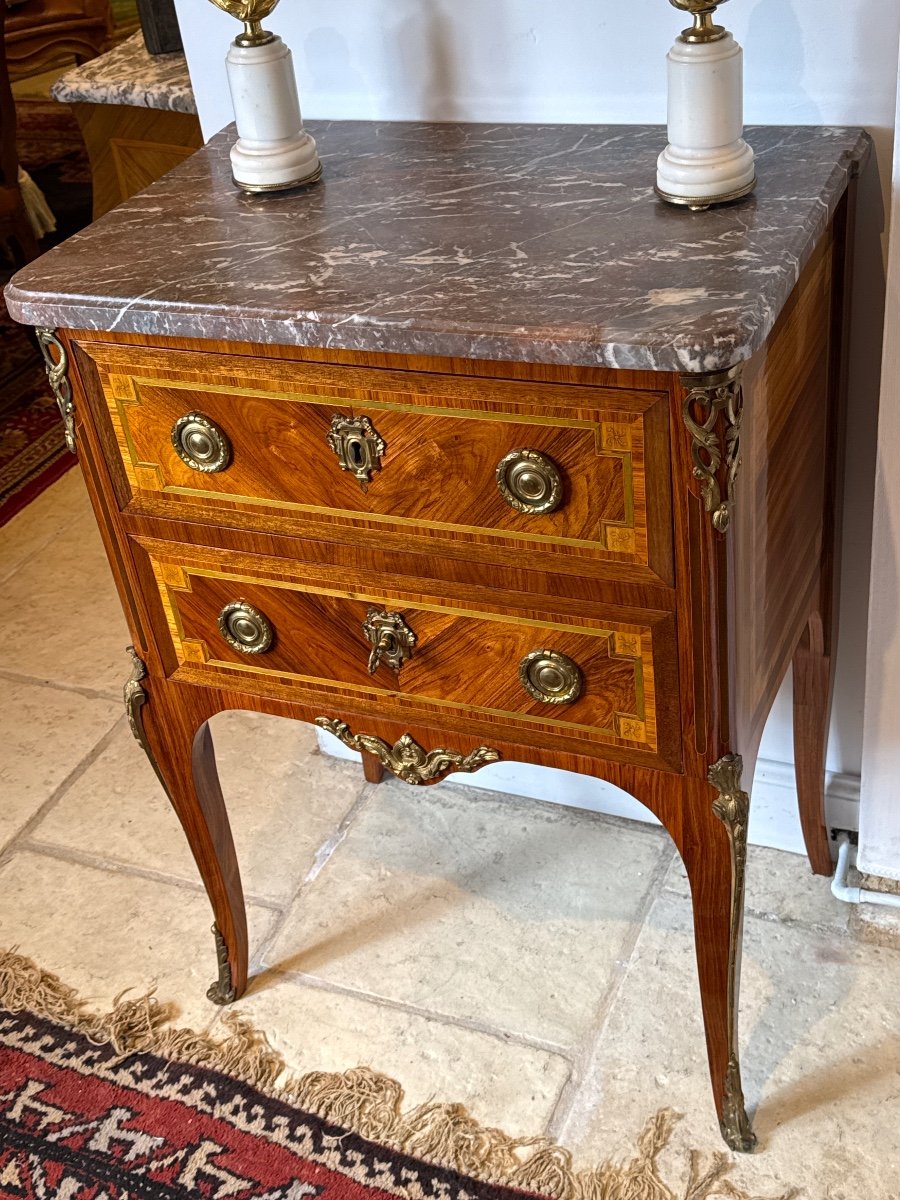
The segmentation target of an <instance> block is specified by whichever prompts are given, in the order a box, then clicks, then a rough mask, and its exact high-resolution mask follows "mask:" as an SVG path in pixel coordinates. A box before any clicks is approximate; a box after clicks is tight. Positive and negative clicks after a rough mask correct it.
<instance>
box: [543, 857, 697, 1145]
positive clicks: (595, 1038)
mask: <svg viewBox="0 0 900 1200" xmlns="http://www.w3.org/2000/svg"><path fill="white" fill-rule="evenodd" d="M677 854H678V851H677V849H676V847H675V846H674V845H673V843H672V842H671V841H669V840H668V839H667V843H666V846H665V847H664V849H663V852H662V853H661V854H660V856H659V859H658V861H657V863H656V865H655V866H654V868H653V871H652V875H651V879H650V883H649V886H648V887H647V891H646V893H645V895H644V899H643V902H642V903H641V905H640V907H639V909H638V912H637V914H636V917H635V920H634V921H633V922H632V924H631V928H630V931H629V935H628V937H627V938H626V939H625V942H624V943H623V946H622V951H621V952H620V953H619V954H618V955H617V956H616V960H615V965H614V969H613V972H612V977H611V979H610V982H609V984H608V985H607V987H606V989H605V990H604V993H603V995H602V997H601V999H600V1003H599V1004H598V1006H597V1009H596V1010H595V1014H594V1020H593V1022H592V1024H591V1028H590V1030H589V1032H588V1033H587V1034H586V1035H585V1037H584V1038H583V1039H582V1041H581V1044H580V1045H579V1046H578V1047H576V1049H575V1051H574V1053H573V1055H572V1071H571V1073H570V1075H569V1077H568V1079H566V1081H565V1082H564V1083H563V1085H562V1086H561V1087H560V1090H559V1094H558V1096H557V1098H556V1102H555V1104H554V1105H553V1108H552V1110H551V1113H550V1116H549V1118H548V1120H547V1123H546V1125H545V1128H544V1131H545V1133H546V1135H547V1136H548V1137H550V1138H553V1139H554V1140H561V1139H562V1138H563V1136H564V1134H565V1131H566V1126H567V1123H568V1121H569V1119H570V1117H571V1115H572V1113H573V1111H574V1110H575V1107H576V1105H577V1103H578V1101H579V1099H580V1098H581V1097H582V1096H583V1094H584V1091H585V1089H586V1088H587V1086H588V1085H589V1084H590V1081H591V1072H590V1067H591V1064H592V1062H593V1060H594V1058H595V1056H596V1053H597V1048H598V1046H599V1044H600V1042H601V1041H602V1040H603V1038H604V1036H605V1033H606V1026H607V1023H608V1021H609V1018H610V1016H611V1014H612V1011H613V1008H614V1007H615V1002H616V999H617V998H618V996H619V993H620V992H621V990H622V987H623V985H624V983H625V980H626V978H627V976H628V974H629V972H630V970H631V964H632V962H633V961H634V955H635V951H636V949H637V944H638V940H639V939H640V936H641V934H642V933H643V931H644V928H645V926H646V924H647V920H648V918H649V916H650V913H651V912H652V911H653V908H654V906H655V905H656V902H657V901H658V900H659V898H660V896H661V895H662V894H663V890H664V889H663V882H664V880H665V879H666V877H667V875H668V873H669V870H670V869H671V866H672V863H673V862H674V861H675V857H676V855H677Z"/></svg>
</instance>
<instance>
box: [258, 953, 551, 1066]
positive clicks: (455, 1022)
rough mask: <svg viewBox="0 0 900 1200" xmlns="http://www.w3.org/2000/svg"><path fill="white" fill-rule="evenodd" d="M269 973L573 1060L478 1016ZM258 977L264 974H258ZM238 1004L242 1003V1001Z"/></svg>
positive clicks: (300, 974) (270, 970)
mask: <svg viewBox="0 0 900 1200" xmlns="http://www.w3.org/2000/svg"><path fill="white" fill-rule="evenodd" d="M265 972H266V973H267V974H272V975H275V976H277V977H278V978H280V979H287V980H289V981H291V982H292V983H299V984H302V985H303V986H304V987H309V988H312V989H314V990H315V991H320V992H331V993H332V994H334V995H339V996H348V997H350V998H352V999H356V1000H362V1001H364V1002H365V1003H367V1004H371V1005H372V1006H373V1007H375V1008H386V1009H390V1010H391V1011H393V1012H400V1013H406V1014H407V1015H408V1016H413V1017H420V1018H422V1019H423V1020H426V1021H432V1022H434V1023H435V1024H438V1025H447V1026H450V1027H451V1028H454V1029H466V1030H468V1031H469V1032H471V1033H480V1034H483V1035H485V1036H487V1037H490V1038H493V1039H494V1040H496V1041H501V1042H503V1043H504V1044H512V1045H515V1046H521V1047H523V1048H526V1049H529V1050H539V1051H541V1052H542V1053H544V1054H553V1055H554V1056H555V1057H557V1058H562V1059H564V1060H565V1061H566V1062H567V1063H570V1064H571V1062H572V1057H571V1051H570V1050H569V1049H568V1048H567V1047H566V1046H563V1045H561V1044H559V1043H557V1042H550V1041H546V1040H544V1039H541V1038H535V1037H531V1036H529V1035H528V1034H524V1033H515V1032H513V1031H511V1030H508V1029H501V1028H500V1027H499V1026H496V1025H491V1024H489V1023H488V1022H487V1021H478V1020H476V1019H475V1018H474V1017H459V1016H454V1015H453V1014H452V1013H446V1012H441V1011H438V1010H435V1009H430V1008H423V1007H421V1006H419V1005H417V1004H410V1003H407V1002H406V1001H403V1000H393V999H391V997H389V996H380V995H378V993H376V992H367V991H364V990H362V989H359V988H354V987H351V986H350V985H348V984H342V983H334V982H333V981H331V980H328V979H322V978H321V977H320V976H318V975H308V974H306V972H304V971H281V970H279V969H278V968H277V967H267V968H266V969H265ZM257 978H261V977H260V976H257ZM252 994H253V991H252V990H251V991H250V992H248V993H246V996H247V997H249V996H251V995H252ZM237 1003H238V1004H240V1000H239V1001H237Z"/></svg>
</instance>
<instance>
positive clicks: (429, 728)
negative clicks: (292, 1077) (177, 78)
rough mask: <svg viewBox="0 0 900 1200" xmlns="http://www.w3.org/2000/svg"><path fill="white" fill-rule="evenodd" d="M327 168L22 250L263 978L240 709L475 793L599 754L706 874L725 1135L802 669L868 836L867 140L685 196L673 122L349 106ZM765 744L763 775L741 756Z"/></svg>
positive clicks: (175, 776) (771, 142) (180, 200)
mask: <svg viewBox="0 0 900 1200" xmlns="http://www.w3.org/2000/svg"><path fill="white" fill-rule="evenodd" d="M315 133H316V136H317V138H318V140H319V144H320V147H321V149H322V150H323V152H324V161H325V170H326V176H325V181H324V182H323V184H321V185H320V186H318V187H316V188H314V189H311V190H310V191H308V192H306V193H298V194H294V195H288V196H281V197H247V196H244V195H242V194H240V193H238V192H236V191H235V190H234V188H233V187H232V185H231V183H230V179H229V170H228V157H227V151H228V145H229V137H228V134H227V133H226V134H224V135H220V136H219V137H218V138H216V139H214V140H213V142H212V143H211V144H210V145H209V146H208V147H206V148H205V149H204V150H202V151H200V152H199V153H198V154H197V155H195V156H194V157H193V158H192V159H190V160H189V161H188V162H186V163H185V164H184V165H183V166H181V167H180V168H178V169H177V170H176V171H174V172H172V173H171V174H170V175H168V176H166V177H165V178H164V179H162V180H160V181H159V182H158V183H156V184H154V185H153V186H152V187H151V188H150V189H148V190H147V191H146V192H143V193H141V194H140V195H138V196H135V197H134V198H132V199H131V200H129V201H127V202H126V203H125V204H124V205H122V206H121V207H119V208H118V209H116V210H115V211H114V212H112V213H109V214H108V215H107V216H106V217H104V218H103V219H102V220H101V221H99V222H98V223H97V224H96V225H94V226H92V227H91V228H90V229H89V230H87V231H86V232H85V233H83V234H81V235H79V236H78V237H76V238H74V239H72V240H71V241H70V242H69V243H67V244H65V245H63V246H62V247H60V248H58V249H56V250H54V251H51V252H50V253H49V254H48V255H46V256H45V257H44V258H42V259H41V260H39V261H38V262H37V263H34V264H32V265H31V266H30V267H29V268H27V270H26V271H24V272H22V273H20V274H19V275H18V276H17V277H16V278H15V280H14V281H13V283H12V285H11V286H10V288H9V290H8V292H7V298H8V302H9V305H10V309H11V311H12V312H13V315H14V316H16V317H17V318H18V319H19V320H21V321H24V322H27V323H31V324H33V325H36V326H38V327H39V337H40V339H41V341H42V344H43V347H44V350H45V354H46V356H47V362H48V372H49V374H50V377H51V381H52V382H53V384H54V387H55V389H56V392H57V397H58V400H59V402H60V406H61V408H62V410H63V412H64V414H65V417H66V420H67V422H68V425H69V428H70V432H71V440H72V444H73V447H74V448H75V449H76V451H77V453H78V455H79V458H80V460H81V463H82V467H83V469H84V472H85V477H86V479H87V481H88V486H89V488H90V491H91V495H92V497H93V502H94V505H95V509H96V514H97V519H98V522H99V524H100V528H101V530H102V532H103V536H104V539H105V542H106V546H107V550H108V553H109V558H110V563H111V566H112V569H113V572H114V574H115V577H116V581H117V583H118V586H119V589H120V593H121V597H122V603H123V606H124V609H125V612H126V615H127V617H128V620H129V623H130V627H131V631H132V636H133V639H134V648H133V650H132V652H131V653H132V668H133V669H132V673H131V676H130V678H129V679H128V682H127V684H126V688H125V695H126V703H127V706H128V712H129V716H130V718H131V722H132V727H133V730H134V732H135V735H136V736H137V737H138V739H139V740H140V741H141V743H142V745H143V746H144V748H145V749H146V750H147V752H148V754H149V755H150V757H151V760H152V761H153V763H154V765H155V767H156V769H157V771H158V774H159V776H160V780H161V782H162V784H163V786H164V787H165V788H166V790H167V792H168V794H169V797H170V799H171V801H172V803H173V805H174V806H175V808H176V810H177V811H178V814H179V816H180V818H181V820H182V823H183V825H184V827H185V830H186V832H187V835H188V838H189V840H190V842H191V847H192V849H193V852H194V855H195V857H196V859H197V863H198V865H199V868H200V871H201V873H202V875H203V879H204V882H205V884H206V887H207V890H208V893H209V897H210V901H211V903H212V907H213V910H214V913H215V921H216V925H215V932H216V941H217V949H218V955H219V977H218V979H217V981H216V983H215V984H214V985H213V987H212V988H211V989H210V996H211V998H212V999H214V1000H216V1001H217V1002H227V1001H230V1000H233V999H235V998H236V997H237V996H239V995H240V994H241V993H242V991H243V989H244V988H245V986H246V979H247V932H246V921H245V916H244V904H243V896H242V892H241V884H240V876H239V871H238V863H237V860H236V856H235V852H234V847H233V844H232V839H231V834H230V831H229V827H228V819H227V815H226V812H225V806H224V803H223V799H222V795H221V792H220V789H219V785H218V780H217V776H216V770H215V761H214V755H213V751H212V743H211V739H210V736H209V733H208V728H207V722H208V720H209V718H210V717H211V716H212V715H214V714H215V713H216V712H218V711H220V710H222V709H226V708H249V709H256V710H258V711H263V712H269V713H276V714H281V715H284V716H290V717H294V718H297V719H300V720H305V721H315V722H317V723H318V724H319V725H320V726H322V727H324V728H327V729H329V730H331V731H332V732H333V733H335V734H336V735H337V736H338V737H340V738H341V739H342V740H343V741H344V742H345V743H346V744H347V745H348V746H351V747H352V748H354V749H357V750H360V751H361V752H362V755H363V763H364V768H365V770H366V774H367V776H368V777H369V778H370V779H373V780H377V779H378V778H380V776H381V772H382V770H383V769H385V768H387V769H389V770H391V771H394V772H395V773H396V774H397V775H398V776H399V777H400V778H402V779H404V780H406V781H407V782H409V783H411V784H431V783H436V782H438V781H439V780H441V779H442V778H444V777H445V776H446V775H447V774H448V773H450V772H452V771H469V772H471V771H475V770H478V769H480V768H482V767H484V766H486V765H488V764H490V763H492V762H496V761H498V760H499V759H506V760H520V761H525V762H533V763H541V764H545V765H550V766H557V767H563V768H567V769H570V770H573V771H579V772H582V773H587V774H593V775H596V776H598V777H601V778H603V779H606V780H609V781H611V782H612V783H615V784H617V785H619V786H620V787H622V788H625V789H626V790H627V791H629V792H631V793H632V794H633V795H634V796H636V797H637V798H638V799H639V800H640V801H642V802H643V803H644V804H645V805H647V806H648V807H649V808H650V809H651V810H652V811H653V812H654V813H656V814H657V816H658V817H659V818H660V820H661V821H662V822H663V824H664V825H665V826H666V828H667V829H668V831H669V833H670V834H671V836H672V837H673V839H674V841H675V843H676V844H677V846H678V848H679V850H680V852H681V854H682V856H683V858H684V861H685V864H686V867H687V871H688V874H689V877H690V881H691V887H692V895H693V904H694V916H695V932H696V944H697V959H698V968H699V977H700V985H701V994H702V1001H703V1011H704V1018H705V1022H706V1036H707V1050H708V1054H709V1063H710V1074H711V1079H712V1085H713V1094H714V1098H715V1103H716V1108H717V1112H718V1116H719V1119H720V1122H721V1126H722V1130H723V1134H724V1136H725V1138H726V1140H727V1141H728V1143H729V1144H730V1145H731V1146H732V1147H734V1148H736V1149H750V1148H752V1146H753V1144H754V1138H753V1133H752V1130H751V1128H750V1124H749V1122H748V1120H747V1116H746V1113H745V1109H744V1101H743V1095H742V1090H741V1082H740V1068H739V1060H738V1053H737V1015H736V1014H737V993H738V979H739V963H740V941H741V916H742V909H743V880H744V864H745V858H746V832H747V814H748V804H749V800H748V795H747V791H746V780H749V778H750V776H751V775H752V771H753V767H754V764H755V759H756V755H757V749H758V745H759V739H760V736H761V731H762V727H763V724H764V721H765V718H766V716H767V714H768V711H769V708H770V706H771V703H772V700H773V698H774V696H775V693H776V691H777V689H778V686H779V685H780V683H781V680H782V678H783V677H784V674H785V672H786V670H787V668H788V666H789V665H790V663H791V661H792V659H793V662H794V668H795V733H796V758H797V783H798V794H799V798H800V806H801V815H802V820H803V825H804V831H805V835H806V839H807V846H808V849H809V854H810V859H811V862H812V865H813V868H814V870H816V871H818V872H820V873H828V872H830V870H831V861H830V856H829V848H828V841H827V833H826V830H825V827H824V820H823V808H822V799H823V779H824V753H825V740H826V734H827V725H828V714H829V707H830V693H831V679H832V668H833V662H834V653H833V649H834V631H835V625H836V607H835V604H834V601H833V597H834V595H835V594H836V582H837V562H838V557H837V554H836V541H835V526H836V521H835V514H836V512H837V511H838V506H839V503H840V458H841V454H840V442H841V423H842V417H841V412H842V396H843V391H844V383H845V380H844V376H845V357H846V356H845V343H846V330H847V324H848V314H847V300H846V297H847V295H848V294H849V291H848V288H847V277H848V270H849V266H848V264H849V247H850V244H851V241H852V237H851V234H852V220H853V194H854V178H855V176H856V174H857V173H858V171H859V169H860V167H861V165H862V164H863V163H864V162H865V159H866V156H867V154H868V139H867V138H866V136H865V135H864V134H862V133H860V132H859V131H856V130H842V129H797V130H791V129H760V130H756V131H754V133H753V142H754V145H755V148H756V150H757V153H758V156H759V167H760V180H761V182H760V186H759V189H758V192H757V193H756V195H755V196H754V197H752V198H750V199H749V200H747V201H744V202H742V203H740V204H738V205H735V206H732V207H726V208H722V209H719V210H712V211H709V212H706V213H690V212H686V211H683V210H676V209H669V208H667V207H665V206H664V205H662V204H661V203H660V202H659V201H657V200H656V199H655V198H654V196H653V193H652V165H653V162H654V160H655V154H656V152H657V151H658V150H659V149H660V148H661V146H662V145H663V144H664V142H665V136H664V132H663V131H662V130H661V129H656V128H624V127H603V128H593V127H577V128H575V127H524V126H523V127H503V126H492V127H480V126H452V125H442V126H427V125H404V124H397V125H388V124H384V125H377V124H368V123H334V124H328V125H324V126H319V127H317V128H316V129H315ZM742 769H743V772H744V781H742Z"/></svg>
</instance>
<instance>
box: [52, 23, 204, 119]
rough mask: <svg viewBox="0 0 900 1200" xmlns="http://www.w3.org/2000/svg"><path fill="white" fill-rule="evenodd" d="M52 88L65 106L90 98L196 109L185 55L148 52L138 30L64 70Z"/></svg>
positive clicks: (100, 101)
mask: <svg viewBox="0 0 900 1200" xmlns="http://www.w3.org/2000/svg"><path fill="white" fill-rule="evenodd" d="M51 92H52V95H53V98H54V100H60V101H62V102H63V103H64V104H73V103H75V102H76V101H86V102H88V103H91V104H130V105H131V106H132V107H133V108H163V109H171V110H172V111H173V112H183V113H195V112H196V111H197V104H196V102H195V100H194V92H193V89H192V87H191V77H190V75H188V69H187V62H186V61H185V57H184V55H183V54H148V53H147V48H146V46H145V45H144V35H143V34H142V33H140V32H138V33H135V34H134V35H133V36H132V37H130V38H128V40H127V41H125V42H122V43H121V44H120V45H118V46H116V47H115V49H114V50H110V51H109V52H108V53H107V54H101V55H100V57H99V58H92V59H90V61H89V62H86V63H83V64H82V65H81V66H80V67H73V68H72V70H71V71H66V73H65V75H62V76H60V78H59V79H57V81H56V83H54V85H53V87H52V89H51Z"/></svg>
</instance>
